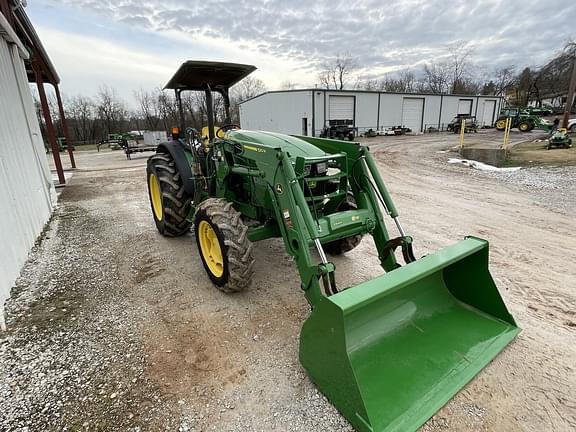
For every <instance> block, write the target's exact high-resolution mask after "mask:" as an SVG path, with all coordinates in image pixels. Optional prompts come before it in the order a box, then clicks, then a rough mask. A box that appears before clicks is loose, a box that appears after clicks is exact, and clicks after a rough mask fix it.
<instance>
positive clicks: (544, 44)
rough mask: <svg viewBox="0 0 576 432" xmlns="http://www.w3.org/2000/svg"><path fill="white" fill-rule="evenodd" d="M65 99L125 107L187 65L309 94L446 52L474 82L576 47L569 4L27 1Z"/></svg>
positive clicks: (560, 0) (485, 0) (502, 0)
mask: <svg viewBox="0 0 576 432" xmlns="http://www.w3.org/2000/svg"><path fill="white" fill-rule="evenodd" d="M26 11H27V13H28V15H29V17H30V19H31V21H32V23H33V24H34V25H35V27H36V29H37V31H38V33H39V35H40V37H41V39H42V41H43V43H44V45H45V48H46V50H47V51H48V54H49V55H50V56H51V58H52V60H53V62H54V64H55V66H56V68H57V70H58V72H59V74H60V76H61V78H62V89H63V91H64V92H65V93H66V94H68V95H72V94H77V93H85V94H89V95H93V94H95V93H96V91H97V89H98V87H99V86H100V85H102V84H108V85H110V86H112V87H115V88H117V90H118V91H119V93H120V94H121V95H122V96H123V97H125V98H126V99H131V98H132V95H133V92H134V90H137V89H139V88H140V87H143V88H152V87H157V86H163V85H164V84H165V83H166V82H167V81H168V79H169V78H170V77H171V75H172V74H173V73H174V71H175V70H176V68H177V67H178V65H179V64H180V63H181V62H183V61H184V60H187V59H204V60H220V61H231V62H239V63H249V64H254V65H255V66H257V67H258V71H257V72H256V73H255V76H257V77H258V78H260V79H262V80H263V81H264V82H265V84H266V85H267V87H268V88H269V89H275V88H279V87H280V85H281V83H282V82H284V81H287V80H288V81H291V82H293V83H296V84H297V85H298V86H308V87H310V86H313V85H314V83H315V82H316V75H317V70H318V67H319V65H321V64H322V62H324V61H325V59H326V58H329V57H331V56H335V55H336V54H338V53H344V52H350V53H351V54H352V56H353V57H354V58H355V59H356V62H357V63H358V65H360V66H362V67H363V70H361V71H360V74H362V75H363V76H378V75H380V74H384V73H387V72H393V71H395V70H398V69H402V68H413V69H414V70H416V71H418V70H419V69H420V68H421V67H422V64H423V63H425V62H429V61H434V60H435V59H438V57H439V56H441V55H443V54H444V53H445V52H446V47H447V46H449V45H450V44H453V43H454V42H456V41H459V40H462V41H466V42H469V44H470V46H471V47H472V48H473V56H472V60H473V61H474V62H475V64H477V65H478V66H479V67H480V68H481V69H482V70H484V71H490V70H492V69H494V68H495V67H498V66H503V65H517V66H526V65H538V64H541V63H544V62H545V61H546V60H547V59H548V58H549V57H550V56H551V55H552V54H553V53H554V52H555V51H556V50H558V49H560V48H561V47H562V46H563V45H564V43H565V42H566V41H567V40H568V39H569V38H571V37H572V38H574V37H575V36H576V30H575V27H574V21H575V19H576V2H575V1H572V0H547V1H541V0H533V1H530V0H477V1H470V0H424V1H420V0H387V1H382V0H380V1H376V0H347V1H339V0H332V1H331V0H313V1H310V0H204V1H196V0H118V1H110V0H28V7H27V9H26Z"/></svg>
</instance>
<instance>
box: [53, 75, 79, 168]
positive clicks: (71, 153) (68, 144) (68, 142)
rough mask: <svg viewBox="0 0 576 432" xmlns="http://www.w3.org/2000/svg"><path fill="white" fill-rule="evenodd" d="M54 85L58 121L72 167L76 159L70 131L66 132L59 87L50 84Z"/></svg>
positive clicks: (74, 165)
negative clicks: (60, 124)
mask: <svg viewBox="0 0 576 432" xmlns="http://www.w3.org/2000/svg"><path fill="white" fill-rule="evenodd" d="M52 85H53V86H54V91H55V92H56V100H57V101H58V112H59V113H60V123H62V130H63V131H64V137H66V148H67V150H68V157H69V158H70V165H71V166H72V168H76V161H75V160H74V151H73V150H72V149H73V147H74V143H73V142H72V140H71V139H70V133H69V132H68V122H67V121H66V115H65V114H64V106H63V105H62V98H61V97H60V89H59V87H58V85H57V84H52Z"/></svg>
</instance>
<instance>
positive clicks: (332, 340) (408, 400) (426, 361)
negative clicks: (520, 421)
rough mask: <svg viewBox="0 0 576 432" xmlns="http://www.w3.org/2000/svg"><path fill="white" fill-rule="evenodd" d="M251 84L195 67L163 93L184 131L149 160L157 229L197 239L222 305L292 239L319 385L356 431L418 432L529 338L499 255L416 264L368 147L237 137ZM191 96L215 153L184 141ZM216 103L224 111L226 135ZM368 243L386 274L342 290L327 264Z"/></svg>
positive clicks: (479, 252) (189, 133)
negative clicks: (170, 97)
mask: <svg viewBox="0 0 576 432" xmlns="http://www.w3.org/2000/svg"><path fill="white" fill-rule="evenodd" d="M254 70H255V67H254V66H250V65H241V64H231V63H216V62H197V61H188V62H186V63H184V64H183V65H182V66H181V67H180V68H179V69H178V71H177V72H176V74H175V75H174V77H173V78H172V79H171V80H170V81H169V83H168V84H167V85H166V87H165V88H169V89H173V90H174V91H175V94H176V101H177V104H178V107H179V111H180V120H181V121H180V122H181V125H180V128H179V130H175V131H174V132H173V137H174V140H173V141H170V142H166V143H162V144H160V145H159V146H158V149H157V153H156V154H155V155H154V156H152V157H151V158H150V159H149V160H148V166H147V183H148V193H149V198H150V203H151V207H152V217H153V219H154V223H155V224H156V228H157V229H158V231H159V232H160V234H162V235H164V236H180V235H184V234H187V233H189V232H190V229H191V227H193V228H194V235H195V237H196V244H197V248H198V251H199V256H200V257H199V258H200V260H201V262H202V265H203V266H204V269H205V271H206V273H207V275H208V277H209V278H210V280H211V281H212V283H213V284H214V285H215V286H216V288H218V289H219V290H220V291H222V292H224V293H234V292H238V291H241V290H243V289H244V288H246V287H247V286H248V285H250V282H251V279H252V275H253V273H254V272H255V271H257V267H258V266H260V265H263V264H262V263H258V262H255V260H254V255H253V249H254V243H255V242H258V241H262V240H265V239H271V238H280V239H282V241H283V244H284V247H285V249H286V252H287V253H288V254H289V255H290V256H291V257H292V258H293V259H294V263H295V265H296V266H297V268H298V271H299V275H300V280H299V281H298V283H296V281H295V284H294V288H295V289H299V290H301V292H302V293H303V295H304V296H305V297H306V299H307V301H308V303H309V305H310V308H311V313H310V315H309V317H308V318H307V320H306V321H305V323H304V325H303V327H302V331H301V333H300V361H301V363H302V365H303V366H304V368H305V369H306V371H307V372H308V374H309V376H310V378H311V379H312V381H313V382H314V383H316V385H317V386H318V388H319V389H320V391H322V392H323V393H324V394H325V395H326V396H327V397H328V399H329V400H330V401H331V402H332V403H333V404H334V405H335V406H336V407H337V408H338V410H339V411H340V412H341V413H342V414H343V415H344V416H345V417H346V418H347V419H348V421H349V422H350V423H351V424H352V425H353V426H354V427H355V428H356V430H357V431H360V432H392V431H403V432H412V431H415V430H416V429H418V428H419V427H420V426H421V425H422V424H423V423H424V422H425V421H426V420H427V419H428V418H430V417H431V416H432V415H433V414H434V413H435V412H436V411H437V410H438V409H439V408H440V407H441V406H442V405H444V404H445V403H446V402H447V401H448V400H449V399H450V398H451V397H452V396H453V395H454V394H456V392H458V390H459V389H460V388H462V387H463V386H464V385H465V384H466V383H467V382H468V381H470V380H471V379H472V378H473V377H474V376H475V375H476V374H477V373H478V372H479V371H480V370H481V369H482V368H483V367H484V366H486V365H487V364H488V363H490V361H491V360H492V359H493V358H494V357H495V356H496V355H497V354H498V353H499V352H500V351H501V350H502V349H504V347H505V346H506V345H508V343H510V341H511V340H512V339H514V337H515V336H516V334H518V332H519V329H518V327H517V326H516V323H515V322H514V319H513V317H512V316H511V315H510V313H509V312H508V310H507V308H506V306H505V304H504V302H503V301H502V298H501V297H500V294H499V293H498V289H497V288H496V284H495V283H494V280H493V279H492V277H491V275H490V272H489V269H488V242H487V241H485V240H481V239H479V238H476V237H466V238H465V239H464V240H462V241H461V242H459V243H456V244H454V245H452V246H450V247H448V248H446V249H444V250H442V251H440V252H437V253H430V254H428V255H426V256H424V257H422V258H416V257H415V256H414V253H413V251H412V237H410V236H408V235H407V234H406V232H405V231H404V228H403V227H402V225H401V224H400V220H399V217H398V211H397V210H396V207H395V206H394V202H393V201H392V198H391V196H390V194H389V193H388V190H387V188H386V186H385V184H384V181H383V179H382V178H381V176H380V173H379V171H378V168H377V165H376V161H375V160H374V159H373V157H372V154H371V153H370V151H369V149H368V147H365V146H362V145H360V144H359V143H356V142H346V141H338V140H332V139H322V138H316V137H309V136H289V135H283V134H279V133H272V132H263V131H249V130H243V129H241V128H240V127H239V126H238V125H235V124H231V123H230V102H229V97H228V94H229V88H230V87H231V86H232V85H234V84H236V83H237V82H238V81H240V80H241V79H242V78H244V77H246V76H247V75H249V74H250V73H251V72H252V71H254ZM187 90H191V91H201V92H204V94H205V97H206V107H207V120H208V125H207V127H206V129H205V130H206V134H207V136H208V139H203V135H204V133H202V134H201V133H198V131H196V130H195V129H193V128H190V127H186V124H185V117H184V109H183V107H182V99H181V93H182V92H183V91H187ZM213 92H218V93H219V94H220V96H221V97H222V100H223V102H224V108H225V113H226V119H224V121H223V122H222V124H221V125H220V126H216V125H215V123H216V122H215V119H214V107H213V94H212V93H213ZM385 216H389V217H390V221H391V223H392V226H394V227H395V229H397V231H398V236H397V237H392V236H390V234H389V231H388V229H387V227H386V225H385V222H384V218H385ZM367 235H371V236H372V238H373V240H374V247H375V249H376V252H377V254H376V256H377V257H378V258H379V261H380V263H381V267H382V269H383V271H384V272H385V273H384V274H381V275H378V276H376V277H375V278H373V279H371V280H368V281H366V282H363V283H361V284H359V285H357V286H351V287H342V286H339V285H337V283H336V280H337V279H336V265H335V264H334V263H333V262H331V261H330V260H329V256H330V255H341V254H344V253H347V252H350V251H351V250H353V249H354V248H356V247H357V246H358V245H359V243H360V242H361V241H362V238H363V236H367ZM159 244H162V243H159ZM397 250H398V251H401V255H402V257H403V259H404V262H405V265H401V264H400V262H399V261H398V260H397V257H396V251H397ZM183 253H185V254H186V253H188V252H187V251H184V252H183ZM173 262H177V260H174V261H173ZM267 265H273V264H271V262H268V263H267ZM190 286H191V287H192V288H194V286H195V284H190ZM191 306H192V307H193V305H191ZM248 307H250V306H249V305H248ZM271 319H273V317H271ZM240 325H242V323H240ZM278 325H284V323H278ZM467 397H470V394H469V395H468V396H467Z"/></svg>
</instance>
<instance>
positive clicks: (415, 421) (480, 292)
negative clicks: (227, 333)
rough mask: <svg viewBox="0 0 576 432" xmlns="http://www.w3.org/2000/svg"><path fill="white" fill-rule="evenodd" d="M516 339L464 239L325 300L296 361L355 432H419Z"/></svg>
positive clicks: (305, 331) (482, 249) (482, 244)
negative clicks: (299, 362)
mask: <svg viewBox="0 0 576 432" xmlns="http://www.w3.org/2000/svg"><path fill="white" fill-rule="evenodd" d="M519 331H520V329H519V328H518V327H517V326H516V323H515V322H514V319H513V318H512V316H511V315H510V314H509V312H508V310H507V309H506V306H505V305H504V302H503V301H502V298H501V297H500V294H499V293H498V290H497V289H496V285H495V284H494V281H493V280H492V277H491V276H490V273H489V271H488V243H487V242H486V241H484V240H481V239H477V238H472V237H469V238H467V239H465V240H463V241H462V242H460V243H457V244H455V245H453V246H451V247H448V248H446V249H444V250H442V251H440V252H437V253H435V254H432V255H428V256H426V257H423V258H421V259H419V260H417V261H415V262H413V263H411V264H408V265H406V266H404V267H401V268H399V269H396V270H394V271H392V272H389V273H386V274H385V275H383V276H380V277H378V278H376V279H373V280H371V281H368V282H364V283H362V284H360V285H357V286H355V287H353V288H350V289H347V290H345V291H342V292H340V293H338V294H335V295H333V296H331V297H326V298H322V300H321V301H320V302H319V304H317V305H316V307H315V308H314V310H313V311H312V313H311V315H310V317H309V318H308V319H307V320H306V322H305V323H304V326H303V328H302V332H301V335H300V361H301V362H302V365H303V366H304V368H305V369H306V370H307V371H308V373H309V375H310V377H311V379H312V380H313V381H314V382H315V383H316V385H317V386H318V388H319V389H320V391H322V392H323V393H324V394H325V395H326V396H327V397H328V399H330V401H331V402H332V403H333V404H334V405H335V406H336V408H337V409H338V410H339V411H340V412H341V413H342V414H343V415H344V416H345V417H346V418H347V419H348V421H350V423H351V424H352V425H353V426H354V427H355V428H356V430H358V431H362V432H368V431H370V432H384V431H385V432H393V431H394V432H396V431H398V432H400V431H402V432H407V431H415V430H417V429H418V427H420V426H421V425H422V424H423V423H424V422H426V420H428V419H429V418H430V417H431V416H432V415H433V414H434V413H435V412H436V411H437V410H438V409H439V408H440V407H442V406H443V405H444V404H445V403H446V402H447V401H448V400H449V399H450V398H451V397H452V396H454V395H455V394H456V393H457V392H458V391H459V390H460V389H461V388H462V387H463V386H464V385H465V384H466V383H467V382H468V381H470V380H471V379H472V378H473V377H474V376H475V375H476V374H477V373H478V372H479V371H480V370H481V369H482V368H483V367H484V366H486V365H487V364H488V363H489V362H490V361H491V360H492V359H493V358H494V357H495V356H496V355H497V354H498V353H499V352H500V351H501V350H502V349H503V348H504V347H505V346H506V345H507V344H508V343H509V342H510V341H511V340H512V339H513V338H514V337H515V336H516V335H517V334H518V333H519Z"/></svg>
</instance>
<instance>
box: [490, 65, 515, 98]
mask: <svg viewBox="0 0 576 432" xmlns="http://www.w3.org/2000/svg"><path fill="white" fill-rule="evenodd" d="M515 81H516V72H515V70H514V66H506V67H503V68H500V69H496V71H495V72H494V94H495V95H496V96H505V95H506V92H507V91H508V90H509V89H510V88H512V86H514V82H515Z"/></svg>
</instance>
